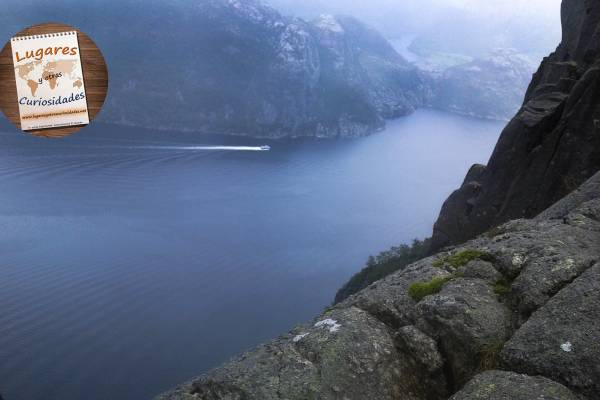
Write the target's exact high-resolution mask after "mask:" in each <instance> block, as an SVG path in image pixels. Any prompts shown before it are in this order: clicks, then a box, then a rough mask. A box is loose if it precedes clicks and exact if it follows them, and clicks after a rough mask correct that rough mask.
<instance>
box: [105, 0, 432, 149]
mask: <svg viewBox="0 0 600 400" xmlns="http://www.w3.org/2000/svg"><path fill="white" fill-rule="evenodd" d="M153 7H157V8H161V7H162V6H160V5H153ZM181 24H182V26H181V27H180V28H179V30H180V31H184V32H185V31H188V30H189V31H190V35H192V37H193V38H194V50H193V53H191V54H190V53H188V54H180V49H177V48H176V47H174V48H173V47H171V48H169V46H172V41H174V40H177V39H176V38H175V37H174V38H171V40H168V39H167V38H164V40H162V41H161V40H158V41H157V42H156V43H155V44H154V47H153V49H152V50H151V51H154V52H164V51H165V50H166V49H167V48H169V50H171V51H170V54H172V57H171V58H172V59H173V58H175V59H178V60H181V61H179V62H178V63H176V64H175V65H170V66H165V65H164V64H162V63H160V64H159V65H158V66H156V65H154V66H147V67H148V68H151V69H155V70H157V71H156V73H157V74H159V73H160V71H162V72H163V76H165V75H164V73H165V72H166V76H167V78H166V79H167V80H168V81H169V83H168V86H167V88H169V89H170V90H164V89H165V86H164V84H163V83H161V82H157V81H155V80H153V79H151V80H147V79H146V76H140V75H139V74H135V75H133V74H126V73H121V74H118V75H117V76H119V77H125V76H129V78H128V79H126V80H122V81H118V80H117V81H116V82H115V84H114V85H113V93H112V96H111V100H110V101H109V103H108V105H107V108H106V116H105V119H107V120H111V121H113V122H120V123H124V124H132V125H137V124H139V123H140V121H142V123H143V124H145V125H151V126H155V127H163V128H168V129H192V130H198V131H202V132H209V133H226V134H236V135H249V136H259V137H269V138H279V137H284V136H317V137H332V136H344V137H356V136H364V135H367V134H369V133H372V132H374V131H376V130H378V129H381V128H382V127H383V126H384V119H385V118H388V117H395V116H400V115H406V114H408V113H410V112H412V111H414V109H415V108H416V107H418V106H419V105H421V104H422V103H423V99H422V98H423V93H425V92H426V89H425V82H424V78H423V77H422V76H421V74H420V72H419V71H418V70H417V69H416V68H414V67H412V66H411V65H409V64H408V63H407V62H406V61H405V60H403V59H402V57H400V56H399V55H398V54H397V53H396V52H395V51H394V50H393V48H392V47H391V46H390V45H389V43H388V42H387V41H386V40H385V39H384V38H383V37H381V36H380V35H379V34H378V33H377V32H376V31H374V30H372V29H370V28H368V27H366V26H364V25H363V24H362V23H360V22H359V21H358V20H356V19H354V18H351V17H333V16H322V17H320V18H318V19H316V20H315V21H311V22H307V21H304V20H301V19H298V18H288V17H284V16H282V15H280V14H279V13H278V12H276V11H275V10H274V9H271V8H269V7H267V6H265V5H263V4H262V3H261V2H259V1H253V0H246V1H237V0H205V1H202V2H199V3H197V4H196V6H195V7H194V8H192V9H191V10H190V13H189V15H187V17H186V20H184V21H182V22H181ZM133 29H134V30H135V27H133ZM157 56H158V54H157ZM148 59H152V57H148ZM154 59H156V58H154ZM117 68H119V67H117ZM117 79H119V78H117ZM173 92H174V93H173ZM133 97H135V98H136V100H137V101H136V102H134V103H132V98H133ZM161 97H164V104H163V107H161V108H162V109H161V110H157V109H156V106H155V105H154V104H153V103H152V101H154V100H155V99H157V98H161ZM140 102H141V103H140ZM157 111H158V112H157ZM167 115H168V118H165V117H166V116H167Z"/></svg>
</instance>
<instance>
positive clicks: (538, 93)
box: [432, 0, 600, 249]
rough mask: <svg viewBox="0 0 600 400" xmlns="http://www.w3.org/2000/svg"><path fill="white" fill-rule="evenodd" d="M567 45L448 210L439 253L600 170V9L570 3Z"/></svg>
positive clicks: (547, 63) (438, 231) (530, 210)
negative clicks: (444, 247)
mask: <svg viewBox="0 0 600 400" xmlns="http://www.w3.org/2000/svg"><path fill="white" fill-rule="evenodd" d="M562 20H563V31H564V34H563V40H562V43H561V44H560V45H559V46H558V48H557V50H556V51H555V52H554V53H553V54H552V55H551V56H549V57H548V58H546V59H544V61H543V63H542V65H541V67H540V68H539V70H538V71H537V73H536V74H535V75H534V78H533V81H532V83H531V85H530V86H529V89H528V91H527V94H526V97H525V102H524V105H523V107H522V108H521V110H520V111H519V112H518V114H517V115H516V117H515V118H514V119H513V120H512V121H511V122H510V123H509V124H508V126H507V127H506V129H505V130H504V131H503V132H502V135H501V137H500V140H499V141H498V144H497V145H496V149H495V150H494V153H493V154H492V157H491V158H490V161H489V163H488V165H487V167H484V166H474V168H472V169H471V171H470V172H469V173H468V175H467V177H466V179H465V181H464V183H463V185H462V187H461V188H460V189H458V190H457V191H456V192H454V193H453V194H452V195H451V196H450V197H449V198H448V200H447V201H446V202H445V203H444V206H443V207H442V211H441V213H440V216H439V218H438V220H437V222H436V224H435V227H434V232H433V240H432V246H433V248H434V249H439V248H442V247H443V246H446V245H450V244H457V243H462V242H464V241H465V240H468V239H471V238H473V237H474V236H476V235H477V234H480V233H482V232H484V231H486V230H487V229H489V228H490V227H492V226H496V225H498V224H500V223H502V222H505V221H508V220H510V219H513V218H521V217H532V216H534V215H536V214H537V213H539V212H540V211H542V210H543V209H545V208H546V207H548V206H549V205H551V204H553V203H554V202H555V201H557V200H558V199H560V198H561V197H563V196H564V195H566V194H567V193H569V192H570V191H572V190H574V189H575V188H576V187H577V186H578V185H579V184H581V183H582V182H583V181H585V180H586V179H587V178H589V177H590V176H591V175H593V174H594V173H595V172H596V171H598V169H600V40H599V39H600V3H598V2H597V1H594V0H565V1H564V2H563V5H562Z"/></svg>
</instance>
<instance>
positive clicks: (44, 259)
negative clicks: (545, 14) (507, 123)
mask: <svg viewBox="0 0 600 400" xmlns="http://www.w3.org/2000/svg"><path fill="white" fill-rule="evenodd" d="M500 129H501V125H500V124H498V123H495V122H484V121H479V120H474V119H468V118H462V117H456V116H452V115H449V114H444V113H439V112H434V111H419V112H418V113H416V114H415V115H413V116H411V117H408V118H405V119H402V120H399V121H396V122H392V123H390V125H389V128H388V129H387V130H386V131H385V132H382V133H380V134H377V135H374V136H371V137H369V138H365V139H360V140H348V141H306V140H305V141H294V142H280V143H270V144H271V145H272V146H273V149H272V151H270V152H240V151H238V152H233V151H200V150H190V149H178V148H177V146H180V145H183V146H186V145H196V144H199V143H205V142H210V143H212V144H215V143H216V141H215V140H214V139H212V140H208V139H206V140H204V139H203V140H204V141H203V142H200V141H199V140H197V139H196V140H193V138H197V136H191V135H176V134H172V135H171V136H169V139H165V138H164V137H163V135H159V134H155V133H150V132H145V131H143V130H135V129H127V128H117V127H111V126H102V125H98V126H95V127H90V128H87V129H86V130H84V131H83V132H81V133H79V134H77V135H75V136H73V137H72V138H69V139H66V140H46V139H37V138H30V137H28V136H26V135H22V134H18V133H16V132H15V131H13V130H10V129H3V131H4V132H5V133H3V134H2V135H0V193H1V196H0V310H1V311H0V392H1V393H2V394H3V395H4V396H5V398H6V399H7V400H32V399H61V400H71V399H73V400H75V399H77V400H79V399H86V400H93V399H113V400H119V399H123V400H125V399H127V400H135V399H145V398H149V397H151V396H153V395H155V394H157V393H159V392H161V391H163V390H165V389H168V388H170V387H171V386H173V385H176V384H178V383H181V382H182V381H184V380H186V379H188V378H190V377H192V376H194V375H196V374H199V373H201V372H203V371H206V370H207V369H209V368H211V367H214V366H215V365H217V364H219V363H220V362H222V361H224V360H226V359H227V358H229V357H230V356H232V355H234V354H235V353H237V352H239V351H241V350H244V349H247V348H249V347H251V346H254V345H256V344H258V343H260V342H262V341H265V340H267V339H269V338H271V337H273V336H276V335H278V334H280V333H283V332H285V331H286V330H288V329H289V328H291V327H292V326H293V325H294V324H296V323H299V322H302V321H304V320H308V319H310V318H311V317H312V316H313V315H314V314H316V313H318V312H319V311H320V310H322V308H323V307H324V306H326V305H328V304H329V303H330V301H331V300H332V298H333V296H334V294H335V291H336V289H337V288H338V287H340V286H341V285H342V284H343V283H344V282H345V281H346V280H347V279H348V278H349V277H350V276H351V275H352V274H353V273H354V272H356V271H358V270H359V269H360V268H361V266H362V265H363V264H364V262H365V260H366V259H367V257H368V255H370V254H374V253H377V252H378V251H380V250H384V249H386V248H387V247H389V246H391V245H395V244H399V243H401V242H404V241H409V240H411V239H412V238H414V237H424V236H426V235H429V234H430V231H431V225H432V223H433V221H434V219H435V217H436V216H437V213H438V211H439V208H440V205H441V203H442V201H443V200H444V199H445V197H446V196H447V195H448V194H449V192H450V191H451V190H452V189H454V188H456V187H457V185H458V184H459V183H460V181H461V179H462V178H463V176H464V174H465V171H466V170H467V168H468V167H469V166H470V165H471V164H472V163H474V162H486V160H487V158H488V157H489V155H490V153H491V150H492V148H493V145H494V143H495V141H496V139H497V137H498V134H499V131H500ZM219 140H220V141H221V144H223V143H225V144H264V143H265V142H264V141H261V142H256V143H253V142H251V141H248V140H239V139H227V140H225V139H219ZM161 146H164V148H162V147H161Z"/></svg>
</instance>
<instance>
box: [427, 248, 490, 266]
mask: <svg viewBox="0 0 600 400" xmlns="http://www.w3.org/2000/svg"><path fill="white" fill-rule="evenodd" d="M473 260H483V261H488V262H493V261H494V256H492V255H491V254H489V253H486V252H483V251H480V250H473V249H467V250H462V251H459V252H457V253H454V254H451V255H449V256H446V257H444V258H440V259H437V260H436V261H434V262H433V264H432V265H433V266H434V267H436V268H443V267H444V266H445V265H449V266H451V267H452V268H453V269H457V268H460V267H462V266H464V265H466V264H467V263H468V262H470V261H473Z"/></svg>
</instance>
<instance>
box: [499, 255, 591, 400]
mask: <svg viewBox="0 0 600 400" xmlns="http://www.w3.org/2000/svg"><path fill="white" fill-rule="evenodd" d="M599 321H600V264H596V265H595V266H594V267H592V268H590V269H589V270H588V271H586V272H585V273H584V274H582V275H581V276H580V277H578V278H577V279H575V280H574V281H573V283H571V284H569V285H567V286H566V287H565V288H564V289H562V290H561V291H560V292H559V293H558V294H557V295H556V296H554V297H553V298H552V299H551V300H550V301H548V303H546V304H545V305H544V306H543V307H542V308H541V309H539V310H538V311H537V312H535V313H534V314H533V315H532V316H531V318H529V319H528V320H527V322H525V323H524V324H523V326H521V328H520V329H519V330H517V332H516V333H515V334H514V336H513V337H512V338H511V339H510V340H509V341H508V343H506V345H505V347H504V350H503V351H502V354H501V358H502V365H503V366H504V367H505V368H507V369H510V370H512V371H517V372H522V373H526V374H530V375H543V376H546V377H548V378H550V379H553V380H555V381H557V382H560V383H562V384H564V385H566V386H568V387H569V388H571V389H572V390H575V391H576V392H579V393H582V394H584V395H586V396H588V397H589V398H590V399H596V398H598V397H599V396H600V363H599V362H598V360H600V323H599Z"/></svg>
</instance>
